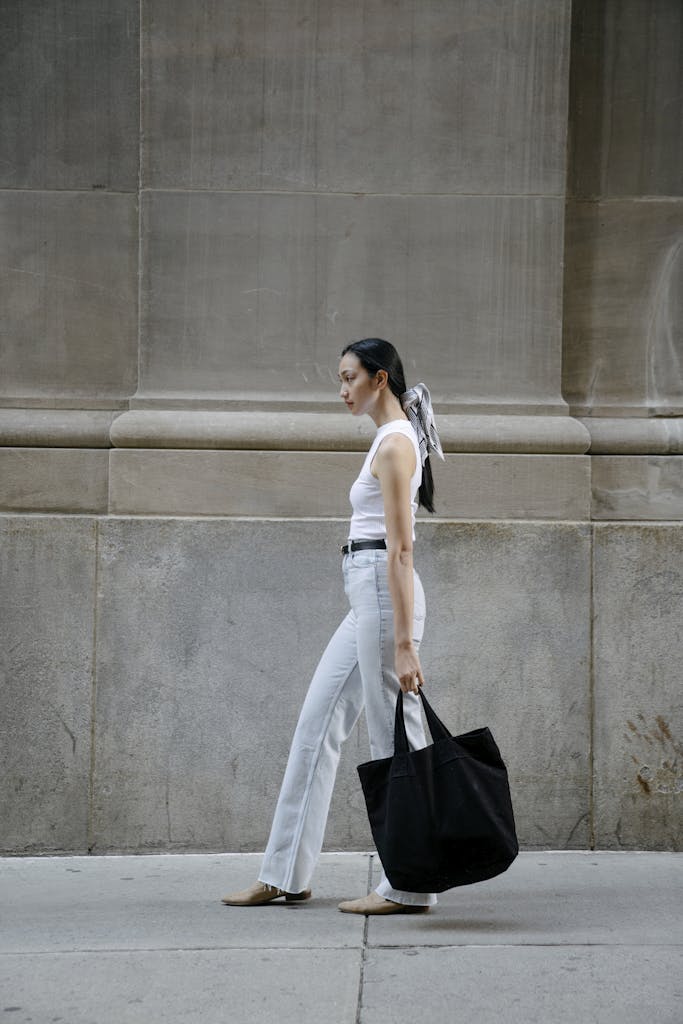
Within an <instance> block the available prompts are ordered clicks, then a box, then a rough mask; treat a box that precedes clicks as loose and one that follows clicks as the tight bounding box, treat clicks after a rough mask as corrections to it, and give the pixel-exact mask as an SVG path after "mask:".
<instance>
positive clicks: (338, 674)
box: [223, 338, 443, 914]
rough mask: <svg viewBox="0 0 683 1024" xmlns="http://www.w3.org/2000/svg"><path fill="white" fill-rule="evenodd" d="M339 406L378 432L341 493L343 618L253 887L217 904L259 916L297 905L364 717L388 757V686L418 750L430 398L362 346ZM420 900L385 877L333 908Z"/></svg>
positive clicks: (382, 352) (344, 375) (434, 443)
mask: <svg viewBox="0 0 683 1024" xmlns="http://www.w3.org/2000/svg"><path fill="white" fill-rule="evenodd" d="M339 379H340V381H341V391H340V393H341V397H342V399H343V400H344V402H345V403H346V405H347V407H348V408H349V410H350V411H351V414H352V415H353V416H362V415H365V414H367V415H368V416H370V417H371V419H372V420H373V421H374V423H375V425H376V427H377V433H376V435H375V438H374V440H373V443H372V445H371V447H370V450H369V452H368V454H367V457H366V459H365V463H364V465H363V468H362V469H361V472H360V475H359V477H358V479H357V480H356V482H355V483H354V484H353V486H352V488H351V492H350V498H351V505H352V510H353V515H352V518H351V527H350V531H349V542H348V544H346V545H344V547H343V548H342V553H343V556H344V557H343V574H344V587H345V590H346V594H347V597H348V599H349V603H350V605H351V610H350V611H349V613H348V615H347V616H346V618H345V619H344V621H343V622H342V624H341V625H340V626H339V628H338V630H337V631H336V633H335V634H334V636H333V637H332V639H331V641H330V643H329V644H328V646H327V649H326V650H325V653H324V654H323V656H322V658H321V660H320V663H319V665H318V667H317V669H316V671H315V674H314V676H313V679H312V681H311V685H310V687H309V690H308V694H307V696H306V699H305V701H304V705H303V708H302V710H301V715H300V717H299V722H298V725H297V727H296V731H295V734H294V739H293V741H292V747H291V750H290V755H289V760H288V762H287V769H286V771H285V777H284V780H283V783H282V789H281V791H280V797H279V800H278V804H277V807H276V810H275V816H274V819H273V824H272V828H271V833H270V839H269V841H268V846H267V848H266V852H265V855H264V859H263V864H262V867H261V872H260V874H259V879H258V881H257V882H256V883H255V885H253V886H251V887H250V888H249V889H246V890H244V891H243V892H238V893H232V894H231V895H229V896H226V897H225V898H224V899H223V902H224V903H226V904H228V905H230V906H260V905H261V904H264V903H269V902H271V901H272V900H275V899H278V898H279V897H281V896H284V897H285V899H286V900H288V901H291V900H306V899H308V898H309V897H310V895H311V892H310V889H309V888H308V885H309V882H310V879H311V876H312V874H313V870H314V868H315V865H316V863H317V860H318V857H319V854H320V850H321V848H322V843H323V836H324V832H325V824H326V821H327V814H328V810H329V805H330V799H331V796H332V787H333V785H334V779H335V775H336V771H337V764H338V762H339V752H340V748H341V745H342V743H343V742H344V740H346V739H347V737H348V736H349V734H350V733H351V731H352V729H353V727H354V726H355V724H356V722H357V720H358V717H359V715H360V713H361V710H362V708H363V707H365V715H366V719H367V725H368V733H369V737H370V752H371V756H372V758H380V757H388V756H390V755H391V754H392V753H393V741H394V713H395V707H396V696H397V694H398V690H399V686H400V688H401V690H403V692H404V694H406V697H405V698H404V714H405V720H406V730H407V733H408V739H409V740H410V744H411V747H412V748H413V749H417V748H419V747H423V746H424V745H425V737H424V732H423V728H422V718H421V714H420V700H419V697H418V696H417V694H418V687H420V686H422V685H423V684H424V676H423V674H422V667H421V665H420V659H419V656H418V647H419V644H420V640H421V638H422V631H423V628H424V619H425V603H424V593H423V590H422V584H421V583H420V579H419V577H418V575H417V573H416V572H415V571H414V569H413V540H414V539H415V532H414V526H415V512H416V510H417V502H418V496H419V502H420V504H422V505H424V506H425V508H427V509H428V510H429V511H430V512H433V511H434V505H433V483H432V474H431V469H430V466H429V457H428V454H429V451H435V452H437V454H438V455H439V456H440V457H441V458H443V454H442V452H441V446H440V444H439V439H438V436H437V434H436V429H435V427H434V420H433V415H432V409H431V402H430V399H429V392H428V391H427V389H426V388H425V387H424V385H423V384H418V385H417V387H416V388H414V389H412V390H411V391H407V389H406V384H405V378H404V374H403V366H402V364H401V360H400V358H399V356H398V353H397V352H396V349H395V348H394V346H393V345H391V344H390V343H389V342H388V341H382V340H381V339H379V338H365V339H364V340H362V341H356V342H353V343H352V344H350V345H347V347H346V348H345V349H344V351H343V352H342V356H341V362H340V364H339ZM435 902H436V897H435V896H434V895H433V894H430V893H410V892H402V891H399V890H396V889H393V888H392V886H391V885H390V884H389V881H388V880H387V878H386V876H384V874H383V875H382V878H381V881H380V883H379V885H378V886H377V888H376V889H375V891H374V892H372V893H370V895H369V896H365V897H362V898H360V899H356V900H349V901H346V902H344V903H340V904H339V909H340V910H342V911H344V912H345V913H351V914H399V913H411V912H412V913H415V912H420V911H422V912H424V911H426V910H428V909H429V907H430V906H431V905H432V904H434V903H435Z"/></svg>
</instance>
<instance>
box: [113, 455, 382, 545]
mask: <svg viewBox="0 0 683 1024" xmlns="http://www.w3.org/2000/svg"><path fill="white" fill-rule="evenodd" d="M110 460H111V461H110V490H109V501H110V506H109V507H110V511H111V512H113V513H114V514H116V515H131V514H132V515H178V516H183V515H191V516H197V515H200V516H255V517H258V518H261V517H264V516H266V517H268V516H302V515H303V516H331V515H332V516H334V515H338V516H343V517H344V520H345V521H344V523H343V524H340V528H339V532H340V536H341V538H342V539H345V537H346V536H347V535H348V532H347V531H346V527H347V523H348V517H349V508H350V506H349V488H350V487H351V484H352V483H353V481H354V479H355V478H356V476H357V475H358V471H359V470H360V467H361V465H362V462H363V456H362V455H361V454H360V453H358V454H348V453H345V452H264V451H259V452H242V451H237V452H228V451H160V450H142V451H137V450H134V449H115V450H114V451H112V452H111V456H110Z"/></svg>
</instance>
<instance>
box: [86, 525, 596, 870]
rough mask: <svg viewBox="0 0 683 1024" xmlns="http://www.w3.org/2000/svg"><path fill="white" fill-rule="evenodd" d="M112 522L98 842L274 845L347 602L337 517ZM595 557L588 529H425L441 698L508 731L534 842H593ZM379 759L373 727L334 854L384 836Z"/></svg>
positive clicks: (516, 795)
mask: <svg viewBox="0 0 683 1024" xmlns="http://www.w3.org/2000/svg"><path fill="white" fill-rule="evenodd" d="M101 530H102V535H101V539H100V546H99V554H100V566H99V577H98V578H99V590H100V603H99V617H98V666H97V679H98V688H97V714H96V722H97V726H96V728H97V733H96V776H95V795H94V834H95V845H96V849H97V850H98V851H103V850H106V849H128V850H138V851H142V850H149V849H154V848H157V849H169V850H173V849H178V850H180V849H186V850H187V849H227V850H253V849H263V847H264V845H265V841H266V839H267V835H268V830H269V826H270V820H271V815H272V812H273V809H274V805H275V800H276V798H277V793H278V791H279V786H280V782H281V778H282V773H283V770H284V765H285V761H286V757H287V751H288V749H289V743H290V740H291V736H292V733H293V729H294V725H295V723H296V719H297V716H298V712H299V709H300V706H301V702H302V699H303V696H304V693H305V691H306V688H307V686H308V681H309V679H310V676H311V674H312V672H313V670H314V668H315V665H316V663H317V660H318V658H319V657H320V655H321V653H322V651H323V649H324V646H325V644H326V643H327V640H328V639H329V637H330V635H331V633H332V631H333V630H334V628H336V625H337V623H338V621H339V620H340V619H341V618H342V616H343V615H344V614H345V611H346V603H345V598H344V595H343V589H342V585H341V574H340V561H339V554H338V548H337V544H338V543H339V540H340V534H341V535H342V536H343V527H342V524H341V523H337V522H321V521H317V522H311V521H309V522H302V521H299V522H295V521H290V522H282V521H274V522H268V521H263V520H262V521H253V520H247V521H237V522H235V521H233V522H226V521H224V520H212V521H211V520H204V521H201V520H196V519H195V520H182V519H178V520H158V519H157V520H145V519H111V520H108V521H106V522H104V523H103V524H102V527H101ZM588 552H589V537H588V532H587V528H586V527H582V526H574V525H572V526H569V525H556V524H553V525H549V524H548V525H545V524H536V525H534V526H530V525H528V524H524V525H521V524H520V525H513V524H500V525H496V526H494V525H492V524H490V523H489V524H472V523H469V524H445V523H440V524H434V523H432V524H427V523H425V524H422V525H421V527H420V536H419V542H418V558H417V564H418V566H419V568H420V571H421V575H422V577H423V580H424V583H425V589H426V592H427V604H428V622H427V633H426V637H425V642H424V646H423V651H424V665H425V671H426V674H427V679H428V684H429V692H430V694H431V695H432V696H433V698H434V703H435V706H436V708H437V710H438V711H439V712H440V713H441V714H442V715H443V718H444V720H445V721H446V723H447V724H448V725H449V726H451V727H452V729H454V730H458V731H464V730H465V729H470V728H475V727H477V726H479V725H483V724H488V725H490V726H491V728H492V729H493V732H494V735H495V736H496V738H497V739H498V742H499V744H500V746H501V750H502V751H503V756H504V757H505V758H506V760H507V762H508V766H509V769H510V774H511V782H512V788H513V800H514V805H515V811H516V815H517V820H518V827H519V834H520V839H521V841H522V842H523V843H524V844H526V845H531V846H539V845H540V846H553V847H555V846H560V847H565V846H578V847H580V846H583V845H585V843H586V841H587V837H588V824H587V815H588V809H589V808H588V638H589V615H588V608H589V553H588ZM122 637H125V642H122V639H121V638H122ZM367 756H368V755H367V742H366V736H365V729H364V726H361V728H360V729H359V730H358V731H357V732H356V733H355V734H354V736H353V737H352V738H351V739H350V740H349V742H348V744H347V745H346V747H345V749H344V752H343V757H342V766H341V769H340V775H339V779H338V783H337V790H336V793H335V799H334V803H333V807H332V811H331V815H330V820H329V825H328V831H327V836H326V845H327V847H328V848H342V849H367V848H369V847H371V845H372V840H371V838H370V836H369V829H368V826H367V820H366V814H365V809H364V804H363V799H362V794H361V791H360V786H359V783H358V780H357V776H356V771H355V767H356V765H357V764H359V763H361V762H362V761H363V760H366V759H367Z"/></svg>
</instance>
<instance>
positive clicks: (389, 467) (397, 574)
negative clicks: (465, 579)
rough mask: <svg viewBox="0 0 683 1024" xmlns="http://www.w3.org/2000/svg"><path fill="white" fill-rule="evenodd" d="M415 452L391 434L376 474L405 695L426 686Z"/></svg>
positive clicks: (379, 456) (397, 656)
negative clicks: (416, 575)
mask: <svg viewBox="0 0 683 1024" xmlns="http://www.w3.org/2000/svg"><path fill="white" fill-rule="evenodd" d="M414 471H415V450H414V448H413V446H412V444H411V443H410V441H409V440H408V438H407V437H404V436H403V435H402V434H390V435H389V436H388V437H387V438H385V440H384V441H382V444H381V445H380V447H379V450H378V452H377V455H376V456H375V458H374V460H373V464H372V473H373V475H374V476H376V477H377V478H378V479H379V483H380V487H381V489H382V498H383V500H384V521H385V523H386V528H387V576H388V581H389V592H390V594H391V603H392V606H393V609H394V657H395V665H396V675H397V676H398V679H399V682H400V684H401V689H402V690H403V691H404V693H407V692H409V691H412V692H413V693H417V691H418V687H419V686H422V685H423V684H424V677H423V675H422V666H421V665H420V659H419V657H418V654H417V651H416V649H415V645H414V643H413V599H414V598H413V521H412V514H411V509H410V480H411V477H412V475H413V473H414Z"/></svg>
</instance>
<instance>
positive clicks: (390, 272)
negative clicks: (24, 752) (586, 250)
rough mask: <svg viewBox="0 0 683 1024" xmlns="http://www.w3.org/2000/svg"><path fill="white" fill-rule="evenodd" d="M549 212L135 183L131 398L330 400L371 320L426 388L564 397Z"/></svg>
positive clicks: (496, 202)
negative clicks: (141, 202) (137, 275)
mask: <svg viewBox="0 0 683 1024" xmlns="http://www.w3.org/2000/svg"><path fill="white" fill-rule="evenodd" d="M563 211H564V204H563V202H562V201H561V200H559V199H553V198H539V197H533V198H525V197H503V198H496V197H476V196H433V197H425V196H391V197H386V196H374V197H370V196H365V197H350V196H317V197H316V196H310V195H302V196H292V195H266V196H257V195H238V194H231V193H201V194H192V195H190V194H187V193H180V192H169V193H151V194H147V195H146V197H145V213H144V220H143V225H144V226H143V231H144V237H145V243H144V244H145V253H146V256H145V270H144V274H145V276H144V283H143V299H142V334H141V358H140V374H141V377H140V391H139V393H138V398H140V397H150V398H158V397H159V396H160V395H166V394H168V395H170V396H171V397H173V396H176V397H177V396H182V395H186V396H187V397H188V398H192V399H196V398H197V396H198V395H202V396H204V397H205V398H206V399H215V398H223V399H232V400H235V401H242V402H243V401H244V398H245V395H247V396H249V397H250V398H251V399H252V401H254V402H258V401H266V400H274V401H278V400H279V401H282V398H283V395H285V396H286V397H287V399H288V400H290V401H314V402H318V401H325V402H334V401H335V399H336V396H337V388H338V384H337V378H336V374H337V368H338V359H339V354H340V352H341V350H342V347H343V346H344V344H346V343H347V342H348V341H349V339H352V338H354V337H355V338H357V337H365V336H368V335H373V334H375V335H379V336H380V337H387V338H389V339H390V340H392V341H393V342H394V343H395V344H396V346H397V348H398V349H399V351H400V352H401V353H402V354H403V357H404V360H405V367H406V373H407V378H408V380H409V382H412V381H415V380H416V379H417V380H425V381H426V382H427V384H428V385H429V386H430V388H431V389H432V393H433V398H434V400H435V401H436V402H444V403H450V404H452V403H456V404H457V403H458V402H460V403H463V402H469V403H475V404H476V403H479V404H480V405H484V406H486V405H487V403H489V404H493V405H494V406H503V407H505V408H508V407H509V408H510V409H511V411H517V412H523V411H524V410H525V409H527V408H529V407H531V409H532V411H534V412H537V413H540V412H544V411H549V412H552V413H557V412H561V411H564V410H565V405H564V402H563V400H562V398H561V396H560V376H561V337H560V317H561V303H562V298H561V290H562V289H561V286H562V271H561V262H562V238H563ZM503 411H504V410H503Z"/></svg>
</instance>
